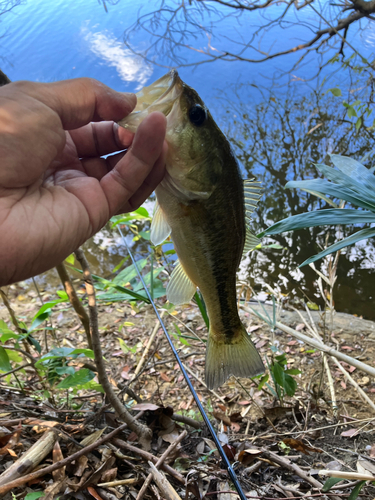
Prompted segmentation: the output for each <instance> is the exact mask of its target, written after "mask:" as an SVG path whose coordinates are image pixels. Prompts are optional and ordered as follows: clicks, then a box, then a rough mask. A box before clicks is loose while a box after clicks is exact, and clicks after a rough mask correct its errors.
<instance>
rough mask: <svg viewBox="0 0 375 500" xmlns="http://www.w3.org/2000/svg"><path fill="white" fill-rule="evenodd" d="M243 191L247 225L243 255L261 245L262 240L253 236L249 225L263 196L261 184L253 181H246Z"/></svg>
mask: <svg viewBox="0 0 375 500" xmlns="http://www.w3.org/2000/svg"><path fill="white" fill-rule="evenodd" d="M243 191H244V198H245V224H246V240H245V245H244V249H243V253H244V254H245V253H247V252H250V250H253V249H254V248H255V247H256V246H257V245H259V243H260V239H259V238H257V237H256V236H255V234H253V233H252V232H251V231H250V229H249V225H250V223H251V215H252V214H253V212H254V210H255V209H256V207H257V204H258V201H259V200H260V197H261V196H262V191H263V190H262V187H261V183H260V182H258V181H256V180H255V179H254V178H253V179H245V180H244V181H243Z"/></svg>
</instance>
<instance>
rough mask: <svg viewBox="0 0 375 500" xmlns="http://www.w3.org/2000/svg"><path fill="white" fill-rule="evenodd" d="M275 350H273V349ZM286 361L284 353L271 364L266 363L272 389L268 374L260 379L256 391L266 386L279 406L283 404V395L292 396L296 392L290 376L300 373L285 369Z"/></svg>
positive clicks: (293, 369) (294, 383)
mask: <svg viewBox="0 0 375 500" xmlns="http://www.w3.org/2000/svg"><path fill="white" fill-rule="evenodd" d="M273 349H274V350H275V348H274V347H273ZM287 364H288V361H287V359H286V355H285V353H283V354H279V355H277V356H274V358H273V361H272V363H269V362H268V361H267V366H268V369H269V373H270V374H271V377H272V381H273V384H274V388H273V387H271V386H270V385H269V384H268V380H269V374H268V373H267V374H265V375H263V376H262V377H261V379H260V381H259V384H258V390H260V389H262V387H263V386H264V385H267V387H268V388H269V390H270V391H271V392H272V394H273V395H274V396H275V398H277V399H278V400H279V401H280V403H281V405H282V404H283V402H284V398H285V395H288V396H294V394H295V393H296V390H297V382H296V380H295V379H294V378H293V377H292V375H299V374H300V373H301V372H300V370H297V369H296V368H287Z"/></svg>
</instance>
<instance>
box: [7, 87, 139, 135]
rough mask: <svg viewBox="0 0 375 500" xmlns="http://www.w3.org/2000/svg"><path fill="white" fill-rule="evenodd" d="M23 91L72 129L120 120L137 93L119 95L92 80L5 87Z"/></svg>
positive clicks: (135, 100) (132, 105)
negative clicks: (92, 123)
mask: <svg viewBox="0 0 375 500" xmlns="http://www.w3.org/2000/svg"><path fill="white" fill-rule="evenodd" d="M7 87H8V88H9V89H11V88H12V89H16V90H18V91H20V92H24V93H26V94H28V95H29V96H31V97H33V98H34V99H37V100H39V101H40V102H42V103H44V104H45V105H46V106H48V107H49V108H51V109H52V110H54V111H55V112H56V113H57V114H58V115H59V117H60V119H61V122H62V125H63V127H64V128H65V129H66V130H72V129H76V128H79V127H82V126H83V125H86V124H87V123H90V122H92V121H101V120H113V121H118V120H120V119H121V118H123V117H124V116H127V115H128V114H129V113H130V112H131V111H132V110H133V108H134V106H135V104H136V102H137V98H136V96H135V94H130V93H129V94H128V93H121V92H116V91H115V90H113V89H111V88H109V87H107V86H106V85H104V84H103V83H101V82H99V81H97V80H94V79H92V78H77V79H74V80H63V81H60V82H53V83H37V82H26V81H22V82H15V83H12V84H9V85H7V86H6V87H5V89H6V88H7Z"/></svg>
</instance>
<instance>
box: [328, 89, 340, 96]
mask: <svg viewBox="0 0 375 500" xmlns="http://www.w3.org/2000/svg"><path fill="white" fill-rule="evenodd" d="M327 92H332V94H333V95H334V96H335V97H340V96H341V95H342V94H341V90H340V89H339V88H337V87H336V88H333V89H328V91H327Z"/></svg>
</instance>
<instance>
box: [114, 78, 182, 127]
mask: <svg viewBox="0 0 375 500" xmlns="http://www.w3.org/2000/svg"><path fill="white" fill-rule="evenodd" d="M182 93H183V82H182V80H181V78H180V77H179V75H178V73H177V71H176V70H172V71H169V72H168V73H167V74H166V75H164V76H162V77H161V78H159V80H156V81H155V82H154V83H152V84H151V85H149V86H148V87H144V88H143V89H142V90H140V91H139V92H137V93H136V96H137V105H136V107H135V108H134V110H133V111H132V112H131V113H130V114H129V115H128V116H126V117H125V118H123V119H122V120H120V121H119V122H118V124H119V125H121V127H124V128H126V129H128V130H130V131H131V132H135V131H136V130H137V128H138V126H139V125H140V123H141V122H142V121H143V120H144V119H145V118H146V116H148V115H149V114H150V113H152V112H153V111H160V112H161V113H163V114H164V115H165V116H166V117H167V118H168V116H169V115H170V114H171V112H172V109H173V107H174V104H175V103H177V102H179V99H180V97H181V95H182Z"/></svg>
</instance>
